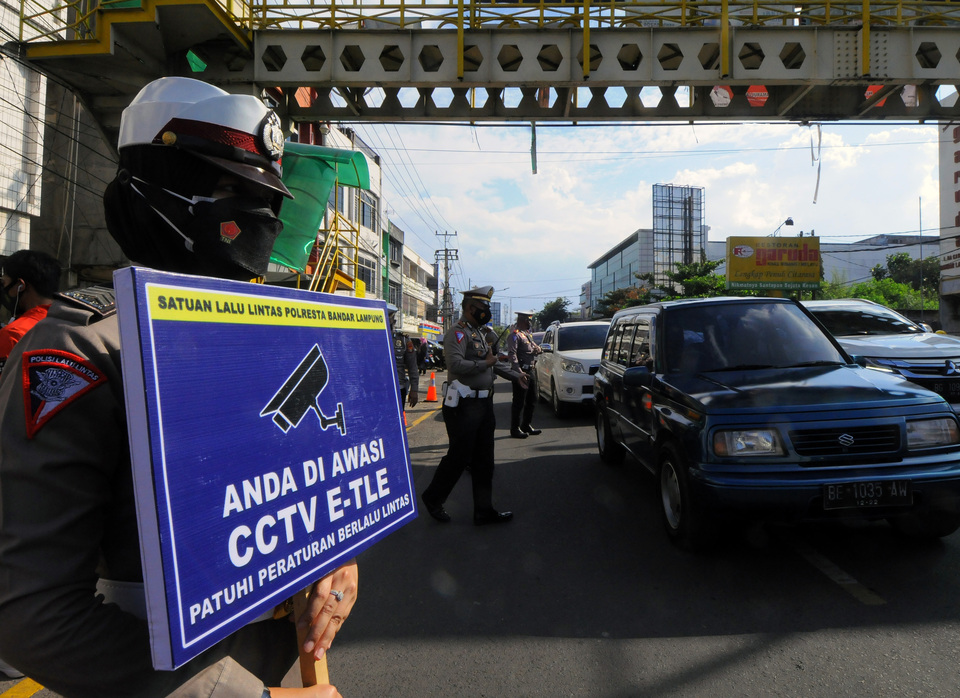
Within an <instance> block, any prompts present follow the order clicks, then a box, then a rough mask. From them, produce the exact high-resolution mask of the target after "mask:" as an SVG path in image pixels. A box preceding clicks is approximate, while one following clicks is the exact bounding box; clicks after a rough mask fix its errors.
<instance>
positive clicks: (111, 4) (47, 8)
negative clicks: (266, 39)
mask: <svg viewBox="0 0 960 698" xmlns="http://www.w3.org/2000/svg"><path fill="white" fill-rule="evenodd" d="M197 3H198V4H206V5H211V6H219V7H220V9H222V11H223V12H224V13H226V15H227V16H228V17H229V18H230V20H231V21H233V22H234V24H235V25H236V26H237V27H238V28H240V29H243V30H246V31H250V29H251V27H252V24H253V8H252V7H251V4H250V1H249V0H197ZM161 4H164V0H66V1H65V2H64V1H63V0H20V33H19V39H20V41H21V42H44V41H90V40H97V39H98V38H100V33H101V32H100V28H101V26H102V25H103V21H102V18H103V16H104V13H105V12H110V11H117V12H129V13H135V12H143V11H144V10H146V9H148V7H153V6H156V5H161Z"/></svg>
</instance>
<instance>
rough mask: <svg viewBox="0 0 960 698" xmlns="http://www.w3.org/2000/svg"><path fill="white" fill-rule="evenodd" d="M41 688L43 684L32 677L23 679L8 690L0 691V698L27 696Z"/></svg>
mask: <svg viewBox="0 0 960 698" xmlns="http://www.w3.org/2000/svg"><path fill="white" fill-rule="evenodd" d="M42 690H43V686H41V685H40V684H38V683H37V682H36V681H34V680H33V679H24V680H23V681H21V682H19V683H18V684H17V685H16V686H14V687H13V688H11V689H10V690H9V691H6V692H4V693H0V698H29V697H30V696H32V695H33V694H34V693H37V692H39V691H42Z"/></svg>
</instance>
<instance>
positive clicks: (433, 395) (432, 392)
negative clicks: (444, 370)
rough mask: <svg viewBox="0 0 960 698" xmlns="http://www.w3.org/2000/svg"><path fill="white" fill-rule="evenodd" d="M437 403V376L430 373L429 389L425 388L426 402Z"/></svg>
mask: <svg viewBox="0 0 960 698" xmlns="http://www.w3.org/2000/svg"><path fill="white" fill-rule="evenodd" d="M436 401H437V374H436V373H434V372H433V371H430V387H429V388H427V402H436Z"/></svg>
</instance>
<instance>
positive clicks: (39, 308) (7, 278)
mask: <svg viewBox="0 0 960 698" xmlns="http://www.w3.org/2000/svg"><path fill="white" fill-rule="evenodd" d="M59 290H60V262H58V261H57V260H56V259H54V258H53V257H51V256H50V255H48V254H46V253H45V252H35V251H34V250H20V251H19V252H14V253H13V254H12V255H10V256H9V257H7V259H6V261H5V262H4V263H3V270H2V272H0V304H2V305H3V307H4V308H6V309H7V310H9V311H10V322H8V323H7V324H6V325H4V327H3V329H0V371H3V365H4V364H5V363H6V361H7V357H8V356H10V351H11V350H12V349H13V347H14V345H15V344H16V343H17V342H19V341H20V338H21V337H23V335H25V334H26V333H27V331H28V330H29V329H30V328H32V327H33V326H34V325H36V324H37V323H38V322H40V321H41V320H42V319H43V318H45V317H46V316H47V310H48V309H49V308H50V304H51V303H53V297H54V296H55V295H56V294H57V292H58V291H59Z"/></svg>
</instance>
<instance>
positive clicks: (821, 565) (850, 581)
mask: <svg viewBox="0 0 960 698" xmlns="http://www.w3.org/2000/svg"><path fill="white" fill-rule="evenodd" d="M793 547H794V550H796V551H797V552H798V553H800V555H802V556H803V558H804V559H805V560H806V561H807V562H809V563H810V564H811V565H813V566H814V567H816V568H817V569H818V570H820V571H821V572H823V573H824V574H825V575H827V577H829V578H830V579H831V580H832V581H833V582H834V583H836V584H838V585H840V588H841V589H843V590H844V591H845V592H847V593H848V594H850V595H851V596H852V597H853V598H855V599H856V600H857V601H859V602H860V603H863V604H866V605H867V606H882V605H884V604H885V603H887V601H886V599H884V598H883V597H881V596H879V595H877V594H876V593H874V592H873V591H871V590H870V589H868V588H867V587H865V586H864V585H863V584H861V583H860V582H858V581H857V580H856V579H854V578H853V577H851V576H850V575H849V574H847V573H846V572H844V571H843V570H842V569H840V568H839V567H837V566H836V565H835V564H834V563H833V562H831V561H830V560H828V559H827V558H825V557H824V556H823V555H821V554H820V553H818V552H817V551H816V550H814V549H813V548H811V547H810V546H808V545H803V544H801V543H794V545H793ZM0 698H2V696H0Z"/></svg>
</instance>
